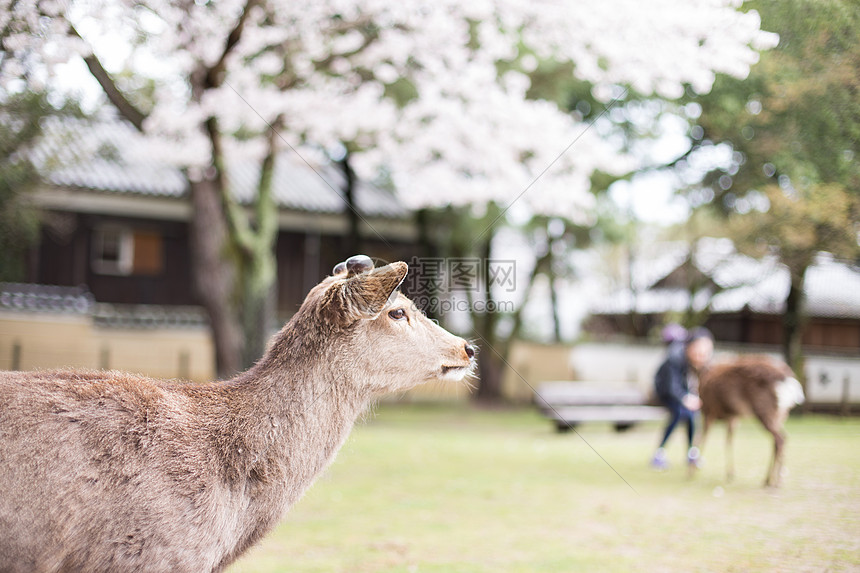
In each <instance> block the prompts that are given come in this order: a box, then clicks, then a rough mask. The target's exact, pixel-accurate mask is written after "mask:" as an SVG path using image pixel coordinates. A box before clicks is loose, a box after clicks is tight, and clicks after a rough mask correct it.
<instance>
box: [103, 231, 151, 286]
mask: <svg viewBox="0 0 860 573" xmlns="http://www.w3.org/2000/svg"><path fill="white" fill-rule="evenodd" d="M92 264H93V271H95V272H97V273H99V274H103V275H158V274H160V273H161V272H162V270H163V269H164V249H163V248H162V240H161V235H160V234H159V233H157V232H155V231H140V230H132V229H129V228H128V227H122V226H118V225H109V226H108V225H106V226H104V227H100V228H98V229H96V230H95V232H94V233H93V245H92Z"/></svg>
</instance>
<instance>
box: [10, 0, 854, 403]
mask: <svg viewBox="0 0 860 573" xmlns="http://www.w3.org/2000/svg"><path fill="white" fill-rule="evenodd" d="M618 4H619V6H618V7H617V8H618V9H619V10H620V9H622V8H623V9H624V10H627V11H626V12H624V13H625V14H626V15H625V16H623V17H620V16H618V15H617V14H618V13H617V11H616V12H615V13H613V12H611V11H598V12H597V13H595V14H589V15H587V16H586V15H585V14H583V13H582V11H581V10H578V9H576V8H574V7H559V6H556V5H549V4H548V5H543V4H536V5H534V6H530V7H514V6H503V5H497V4H495V3H493V2H484V3H479V4H476V5H475V6H472V7H468V8H467V7H460V6H457V5H455V4H454V3H450V4H449V3H442V4H440V5H438V6H434V7H429V6H411V7H402V6H396V5H393V4H392V3H388V2H383V1H380V2H376V3H373V4H372V5H363V4H358V3H356V4H352V3H349V2H343V3H332V4H330V5H329V4H323V5H318V4H316V3H315V4H313V9H311V8H309V7H308V6H305V5H303V4H301V3H299V4H289V5H284V6H282V5H281V4H280V3H278V2H266V1H252V2H247V3H245V2H238V1H233V2H222V3H211V2H205V1H198V2H194V3H179V4H174V3H169V2H155V1H153V2H148V3H138V4H135V5H134V6H127V5H125V4H123V3H119V2H110V1H106V0H105V1H97V2H96V1H94V2H80V3H75V2H72V3H69V4H66V3H38V4H34V3H28V2H24V3H21V2H16V3H12V4H9V5H8V6H7V8H8V9H7V10H6V15H5V16H4V18H3V20H2V47H3V51H2V53H0V72H2V87H3V91H2V99H0V104H2V109H0V115H2V118H3V122H2V132H0V141H2V146H3V160H2V165H0V177H2V179H0V182H2V187H0V193H2V194H0V201H2V204H3V210H2V217H3V225H2V236H0V241H2V249H0V252H2V255H0V256H2V260H0V278H2V280H3V281H4V284H3V287H2V290H3V293H2V298H0V308H2V331H0V366H2V367H4V368H12V369H19V368H24V369H26V368H34V367H51V366H60V365H75V366H89V367H98V368H122V369H128V370H133V371H140V372H144V373H147V374H151V375H155V376H167V377H182V378H191V379H195V380H203V379H208V378H211V377H213V376H222V377H223V376H229V375H231V374H233V373H235V372H237V371H239V370H241V369H243V368H245V367H247V366H248V365H250V364H252V363H253V362H254V361H255V360H256V359H257V358H258V357H259V356H260V355H261V353H262V351H263V349H264V347H265V342H266V340H267V339H268V337H269V336H270V335H271V333H272V332H274V330H276V329H277V328H279V327H280V325H281V324H282V323H283V322H284V321H285V320H287V319H289V317H290V316H291V315H292V313H293V312H295V310H296V309H297V308H298V305H299V304H300V303H301V301H302V298H303V296H304V294H305V293H306V292H307V291H308V289H309V288H310V287H312V286H313V285H314V284H316V283H317V282H318V281H319V280H320V279H321V278H323V277H324V276H326V274H327V273H328V272H329V271H330V269H331V268H332V266H333V265H334V264H336V263H337V262H339V261H341V260H344V259H345V258H346V257H348V256H350V255H352V254H355V253H366V254H369V255H370V256H372V257H374V258H375V259H376V260H377V261H378V262H379V263H380V264H382V263H383V262H385V261H392V260H405V261H407V262H410V263H412V272H411V275H410V279H409V280H408V281H407V283H406V285H405V289H406V291H407V293H408V294H410V295H412V296H413V297H416V303H417V304H418V305H419V306H421V307H422V308H423V309H424V310H425V312H427V313H428V314H429V315H431V316H433V317H434V318H438V319H440V320H441V321H442V323H443V324H444V325H445V326H447V327H448V328H450V329H451V330H453V331H455V332H458V333H459V334H462V335H463V336H466V337H469V338H471V339H474V341H475V342H476V343H477V344H478V345H479V346H481V347H483V348H484V352H482V353H481V357H480V376H479V379H478V381H477V382H476V384H475V386H476V388H475V389H474V392H471V394H472V396H473V397H475V398H477V399H479V400H483V401H490V402H493V401H528V400H530V397H531V388H530V387H529V384H531V385H534V384H537V383H539V382H541V381H542V380H551V379H585V380H593V381H606V382H626V383H630V384H634V385H636V384H638V385H640V386H642V387H643V388H647V387H648V385H649V384H650V382H651V376H652V373H653V370H654V368H655V366H656V364H657V363H658V361H659V359H660V352H661V349H660V347H659V340H658V333H659V330H660V328H661V327H662V326H663V325H665V324H667V323H669V322H679V323H681V324H682V325H684V326H695V325H703V324H704V325H707V326H708V327H709V328H711V330H712V331H713V332H714V334H715V336H716V340H717V343H718V345H719V346H720V347H721V348H723V349H728V350H732V351H749V350H755V351H763V352H768V353H772V354H774V355H782V356H783V357H784V358H785V359H786V360H787V361H788V362H789V363H790V364H791V365H792V366H793V367H794V368H795V370H796V372H797V373H798V374H799V376H801V377H802V378H803V379H804V382H805V384H806V387H807V394H808V395H809V397H810V398H811V400H810V402H811V405H812V406H819V405H821V406H824V407H826V406H827V405H830V406H833V405H834V404H838V403H841V402H844V401H846V400H847V401H849V402H853V401H856V400H860V366H858V363H857V357H858V354H860V352H858V351H860V273H858V267H857V261H858V253H860V248H859V247H858V236H860V235H858V233H860V223H858V185H860V178H858V177H860V176H858V163H857V161H856V158H855V154H856V152H857V140H858V130H860V125H858V114H860V102H858V98H857V97H856V89H857V82H858V71H857V70H858V65H857V64H858V48H857V44H858V42H857V41H856V40H857V34H858V29H857V26H858V20H857V11H856V9H853V8H856V7H851V5H850V3H844V2H821V3H820V2H803V1H799V0H798V1H792V2H782V3H773V2H761V3H758V2H750V3H747V4H744V5H743V6H742V8H740V9H738V8H736V7H735V6H733V5H721V4H720V3H715V4H713V5H712V4H707V3H706V4H707V5H705V4H703V5H702V6H693V5H690V6H686V7H680V6H676V7H675V9H672V10H670V9H669V8H665V9H661V10H657V11H655V10H650V9H648V8H646V7H644V6H643V7H637V6H634V4H635V3H629V4H630V6H628V3H626V2H621V1H619V2H618ZM715 22H716V23H715ZM522 379H526V380H528V382H529V384H523V380H522ZM852 389H853V390H852ZM414 394H415V395H422V394H425V395H428V396H430V397H433V398H452V399H466V398H467V395H468V394H470V390H469V389H468V388H465V387H460V388H440V387H435V386H433V385H431V386H429V387H426V388H423V389H419V390H417V391H416V392H415V393H414ZM852 395H853V396H854V397H853V398H852Z"/></svg>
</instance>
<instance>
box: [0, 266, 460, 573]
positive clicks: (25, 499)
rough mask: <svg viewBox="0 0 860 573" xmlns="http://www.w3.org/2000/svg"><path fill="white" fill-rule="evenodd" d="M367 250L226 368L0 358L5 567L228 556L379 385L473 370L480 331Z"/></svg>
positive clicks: (203, 566)
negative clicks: (471, 332)
mask: <svg viewBox="0 0 860 573" xmlns="http://www.w3.org/2000/svg"><path fill="white" fill-rule="evenodd" d="M355 258H356V257H354V258H353V259H355ZM353 259H350V261H353ZM365 260H366V261H365ZM363 261H364V262H363ZM348 262H349V261H348ZM367 262H369V259H367V258H366V257H364V258H363V259H360V260H359V263H357V264H353V265H352V267H350V268H344V265H343V264H341V265H339V266H338V267H336V271H337V273H336V274H335V275H334V276H331V277H328V278H327V279H325V280H324V281H323V282H322V283H320V284H319V285H317V286H316V287H314V288H313V289H312V290H311V292H310V293H309V294H308V296H307V298H306V299H305V301H304V303H303V304H302V306H301V308H300V309H299V311H298V312H297V314H296V315H295V316H294V317H293V319H292V320H290V321H289V322H288V323H287V324H286V326H284V328H283V329H282V330H281V331H280V333H278V334H277V335H276V336H275V337H274V338H273V340H272V342H271V345H270V348H269V350H268V351H267V352H266V354H265V355H264V356H263V357H262V358H261V359H260V361H259V362H258V363H257V364H256V365H255V366H253V367H252V368H251V369H250V370H248V371H247V372H244V373H242V374H239V375H238V376H236V377H235V378H233V379H231V380H227V381H219V382H211V383H205V384H196V383H184V382H177V381H162V380H154V379H150V378H144V377H142V376H136V375H133V374H126V373H122V372H103V371H76V370H59V371H50V372H3V373H0V571H3V572H25V571H26V572H34V571H37V572H43V571H44V572H55V571H56V572H59V571H123V572H132V571H146V572H161V571H164V572H172V573H176V572H186V571H187V572H200V571H221V570H223V569H224V568H225V567H226V566H227V565H228V564H230V563H231V562H233V561H235V560H236V558H237V557H239V556H240V555H241V554H242V553H243V552H244V551H245V550H247V549H248V548H249V547H250V546H251V545H253V544H254V543H255V542H257V541H258V540H260V539H261V538H262V537H263V536H264V535H265V534H266V533H267V532H268V531H270V530H271V529H272V528H273V527H274V526H275V525H276V524H277V523H278V521H279V520H280V519H281V518H282V517H283V515H284V514H285V513H286V511H287V509H288V508H289V507H290V506H291V505H292V504H294V503H295V502H296V501H297V500H298V499H299V497H300V496H301V495H302V493H303V492H304V491H305V490H307V488H308V487H309V486H310V485H311V482H312V481H313V480H314V478H315V477H316V476H317V475H319V473H320V472H321V471H323V469H324V468H325V467H326V466H327V465H328V464H329V463H330V462H331V461H332V460H333V458H334V456H335V454H336V452H337V450H338V448H339V447H340V446H341V444H342V443H343V442H344V440H345V439H346V437H347V435H348V433H349V431H350V429H351V428H352V426H353V423H354V422H355V420H356V418H357V417H358V416H359V415H360V414H361V412H362V411H363V410H365V408H366V407H367V406H368V405H369V403H370V402H372V401H373V400H374V399H375V398H376V397H378V396H380V395H381V394H384V393H386V392H390V391H401V390H404V389H407V388H409V387H412V386H414V385H417V384H420V383H422V382H424V381H427V380H430V379H435V378H443V379H449V380H460V379H462V378H463V377H465V376H466V375H467V374H469V373H470V372H471V371H472V369H473V356H474V350H473V349H472V347H471V346H470V345H469V344H468V343H467V342H466V341H464V340H463V339H461V338H458V337H456V336H454V335H452V334H450V333H448V332H447V331H445V330H444V329H442V328H441V327H439V326H437V325H436V324H434V323H433V322H431V321H430V320H428V319H427V318H426V317H425V316H424V315H423V314H422V313H421V312H420V311H418V310H416V309H415V308H414V306H413V305H412V303H411V302H410V301H409V299H407V298H406V297H405V296H403V295H402V294H400V293H399V292H398V291H396V290H395V289H396V288H397V287H398V285H399V284H400V283H401V281H402V280H403V278H404V276H405V275H406V272H407V265H406V263H403V262H397V263H392V264H390V265H387V266H385V267H381V268H378V269H372V264H370V265H369V266H368V264H366V263H367ZM401 313H402V316H401Z"/></svg>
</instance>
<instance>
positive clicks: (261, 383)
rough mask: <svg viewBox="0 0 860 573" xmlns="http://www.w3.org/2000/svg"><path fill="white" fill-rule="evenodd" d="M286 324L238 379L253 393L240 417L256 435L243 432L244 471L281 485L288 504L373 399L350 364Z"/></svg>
mask: <svg viewBox="0 0 860 573" xmlns="http://www.w3.org/2000/svg"><path fill="white" fill-rule="evenodd" d="M289 326H290V325H288V327H285V329H284V330H283V331H282V332H281V333H280V334H279V335H278V337H277V338H276V339H275V341H274V342H273V345H272V348H271V349H270V351H269V353H267V355H266V356H264V358H263V359H262V360H261V361H260V362H259V363H258V364H257V366H255V367H254V368H252V369H251V370H250V371H248V372H247V373H246V374H245V375H242V376H240V377H239V378H237V380H236V383H237V384H238V385H239V386H241V387H243V388H244V394H245V395H246V396H251V397H252V399H251V400H249V402H248V403H247V404H246V407H245V408H243V410H244V411H243V412H242V414H241V418H243V419H244V420H246V423H248V424H249V425H250V426H252V427H255V428H256V431H255V432H253V433H250V435H253V436H254V437H253V438H251V437H250V435H249V434H246V436H247V438H246V439H247V440H248V441H253V443H248V446H249V448H248V452H249V455H248V456H246V458H245V459H244V460H243V464H242V465H244V466H245V468H246V470H247V472H243V473H247V475H250V476H251V477H254V476H258V477H260V478H261V481H262V482H266V483H273V484H275V483H280V484H282V485H286V486H287V487H286V489H285V495H286V499H285V500H284V502H285V503H286V505H287V506H289V505H291V504H292V503H293V502H294V501H295V500H296V499H298V497H299V496H300V495H301V494H302V493H303V492H304V490H305V489H306V488H307V487H308V486H309V485H310V484H311V482H312V481H313V479H314V477H315V476H316V475H318V474H319V473H320V472H321V471H323V470H324V469H325V468H326V467H327V466H328V465H329V463H331V461H332V460H333V459H334V456H335V454H336V453H337V450H338V449H339V448H340V446H341V445H342V444H343V442H344V441H345V440H346V438H347V436H348V435H349V432H350V430H351V429H352V426H353V425H354V423H355V420H356V419H357V418H358V416H359V415H360V414H361V413H362V412H363V411H364V409H365V408H366V407H367V405H368V403H369V402H370V400H371V396H370V395H368V394H367V393H364V392H361V391H359V390H358V388H359V385H357V384H356V383H355V380H352V379H351V376H353V375H352V374H351V373H350V370H349V368H348V365H345V364H341V363H340V361H337V360H330V359H321V357H322V356H325V354H324V352H323V349H322V348H320V347H319V345H317V344H314V341H315V338H314V337H312V336H308V335H307V334H306V333H303V332H301V330H300V329H290V328H289ZM296 330H299V331H298V332H297V331H296Z"/></svg>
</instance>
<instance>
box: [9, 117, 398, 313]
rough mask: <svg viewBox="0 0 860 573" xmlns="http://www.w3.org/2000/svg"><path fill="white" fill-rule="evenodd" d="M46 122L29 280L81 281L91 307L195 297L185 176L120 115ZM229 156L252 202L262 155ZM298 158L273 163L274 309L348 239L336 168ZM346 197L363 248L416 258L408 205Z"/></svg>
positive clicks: (285, 156)
mask: <svg viewBox="0 0 860 573" xmlns="http://www.w3.org/2000/svg"><path fill="white" fill-rule="evenodd" d="M45 121H46V122H45V124H44V137H43V141H42V143H41V145H40V146H39V147H38V148H37V149H36V150H35V151H34V152H33V155H32V160H33V162H34V163H35V164H36V165H37V167H38V169H39V170H40V172H41V175H42V179H43V183H42V185H41V186H40V187H39V188H38V189H36V190H35V192H34V193H33V194H32V197H33V198H34V201H35V202H36V203H37V205H38V206H39V207H40V208H41V210H42V213H43V216H42V221H43V225H42V235H41V240H40V242H39V245H38V247H36V248H35V249H34V250H33V252H32V253H31V254H30V257H29V262H28V276H27V277H26V279H27V282H29V283H33V284H41V285H54V286H66V287H78V286H79V285H85V286H86V288H87V289H88V292H90V293H91V295H92V296H93V297H94V300H95V301H97V302H98V303H111V304H119V305H140V304H147V305H167V306H177V307H178V306H187V305H194V304H195V303H196V300H195V296H194V294H193V293H192V292H191V288H190V285H191V283H192V281H191V277H190V270H189V269H190V260H189V256H190V255H189V249H188V221H189V217H190V209H191V207H190V204H189V202H188V199H187V198H188V191H189V190H188V188H187V179H186V177H185V175H184V174H183V172H182V171H181V170H180V169H179V168H177V167H175V166H173V165H171V164H169V163H166V162H165V161H162V160H159V158H158V154H157V153H155V152H154V150H153V147H152V143H151V142H149V141H147V140H146V139H145V138H144V137H143V135H141V134H140V133H139V132H138V131H137V130H136V129H135V128H134V127H133V126H131V125H130V124H128V123H126V122H125V121H122V120H119V119H115V118H111V117H107V118H101V119H98V120H88V119H69V118H64V119H59V118H49V119H47V120H45ZM156 151H157V150H156ZM231 157H232V156H228V161H227V167H226V172H227V177H228V180H229V182H230V188H231V190H232V192H233V193H234V196H235V197H236V199H237V201H238V202H239V203H240V204H249V203H250V202H251V200H252V198H253V196H254V193H255V186H256V184H257V182H258V180H259V163H258V162H253V161H244V160H242V159H231ZM307 159H309V158H307V157H300V156H298V155H297V154H296V153H295V152H294V151H285V152H284V153H282V154H281V155H280V156H279V157H278V158H277V161H276V162H275V172H274V176H273V196H274V198H275V201H276V202H277V205H278V208H279V214H278V221H279V231H280V232H279V236H278V241H277V246H276V255H277V259H278V272H279V276H278V305H279V310H280V312H281V313H282V314H283V315H289V314H291V313H292V312H293V311H294V310H295V309H296V308H297V306H298V304H299V303H300V302H301V300H302V298H303V297H304V295H305V294H306V293H307V291H308V289H309V288H310V287H311V286H313V285H315V284H316V283H317V282H318V281H319V280H320V278H321V277H323V276H325V274H326V273H327V272H328V271H329V270H330V269H331V267H332V266H333V265H334V264H335V263H337V262H338V261H340V260H342V259H343V258H344V257H345V256H348V255H351V254H354V252H353V251H354V249H355V247H356V246H355V245H352V244H349V242H350V241H349V239H348V235H349V232H348V229H349V217H348V214H349V212H348V209H349V208H348V205H347V202H346V199H345V197H344V193H343V191H342V188H343V187H344V181H345V178H344V175H343V173H342V171H341V170H340V169H338V168H337V166H335V165H332V164H330V163H326V162H321V161H318V162H314V161H311V160H309V161H306V160H307ZM353 194H354V197H355V203H356V205H357V207H358V212H359V213H360V218H361V236H362V237H363V242H364V248H365V249H366V250H368V251H369V252H371V253H372V254H374V255H375V256H377V257H379V258H383V259H389V260H394V259H397V258H404V257H405V258H408V257H409V256H411V255H412V254H414V250H415V249H414V244H415V230H414V226H413V224H412V218H411V213H410V212H409V211H408V210H407V209H406V208H404V207H403V206H402V205H401V204H400V203H399V202H398V200H397V198H396V196H395V195H394V194H393V193H392V192H391V191H389V190H387V189H384V188H381V187H378V186H376V185H373V184H370V183H368V182H364V181H358V182H357V183H356V184H355V188H354V193H353ZM120 314H121V315H122V316H125V314H122V313H120ZM108 315H110V313H108ZM106 320H114V318H110V319H106ZM117 320H119V319H117Z"/></svg>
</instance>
